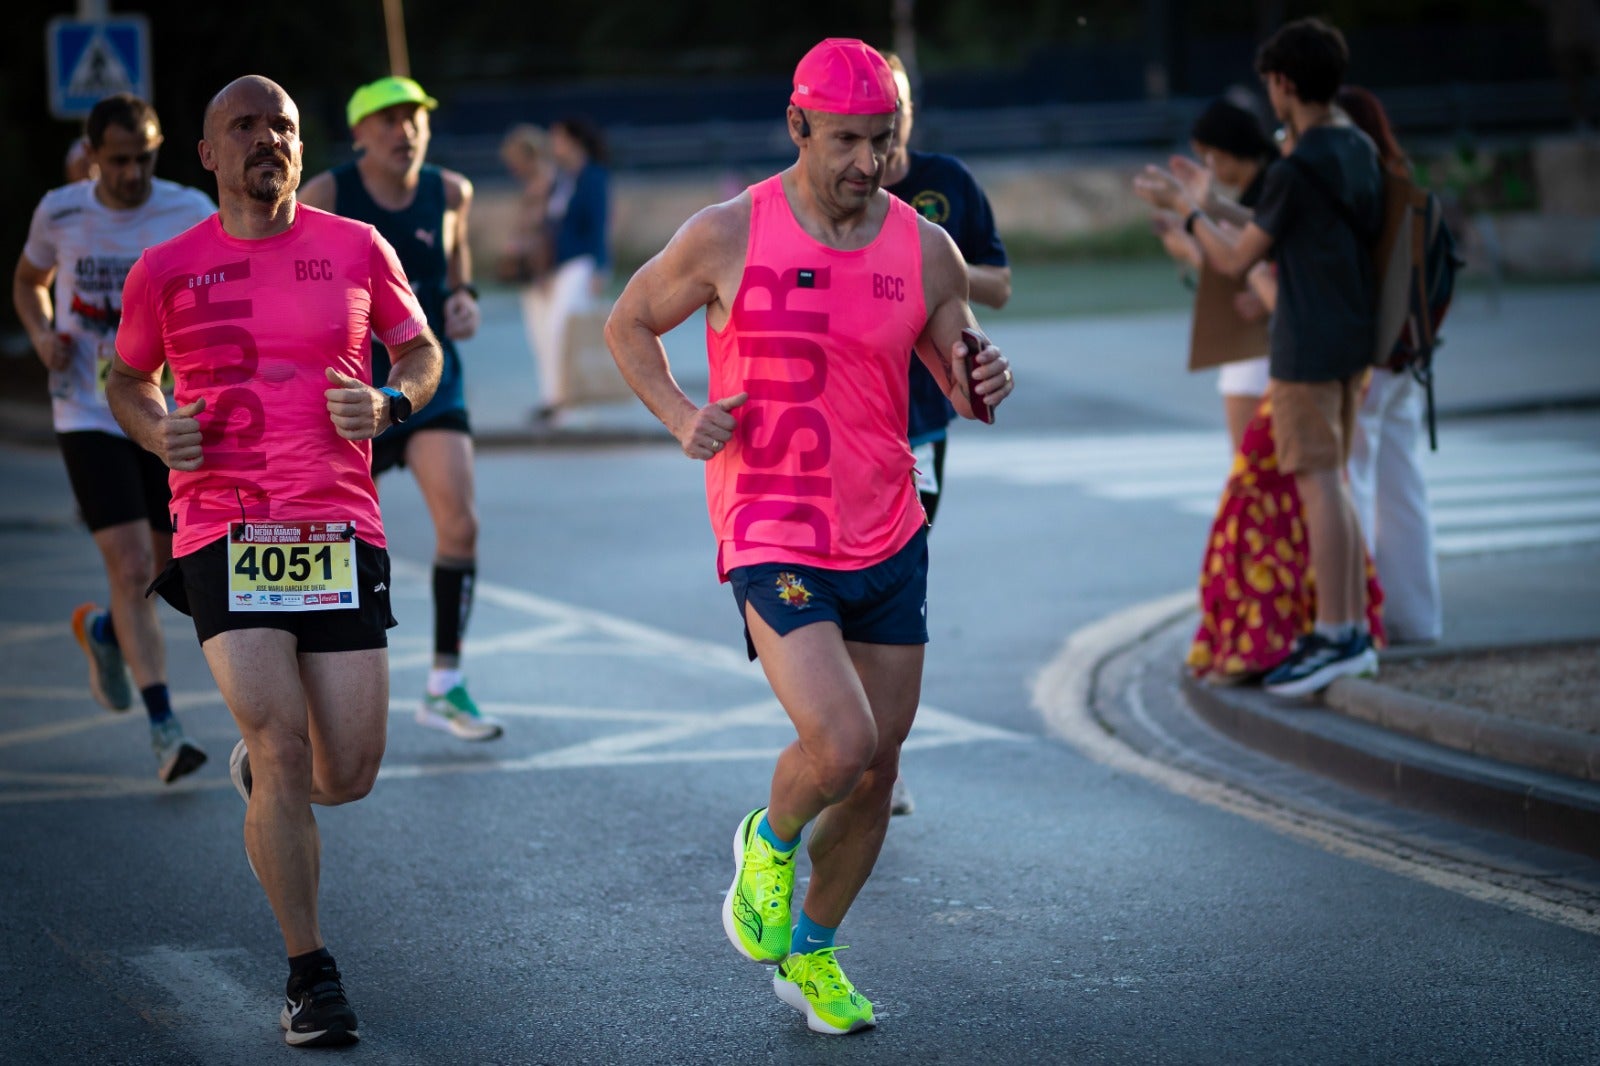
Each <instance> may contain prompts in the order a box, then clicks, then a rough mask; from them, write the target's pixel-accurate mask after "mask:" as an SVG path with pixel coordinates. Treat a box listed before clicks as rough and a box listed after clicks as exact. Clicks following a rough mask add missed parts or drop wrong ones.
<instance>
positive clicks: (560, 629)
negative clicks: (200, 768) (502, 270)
mask: <svg viewBox="0 0 1600 1066" xmlns="http://www.w3.org/2000/svg"><path fill="white" fill-rule="evenodd" d="M392 568H393V572H394V575H395V577H396V579H397V580H396V584H397V585H399V586H401V587H405V586H407V585H420V584H422V583H425V582H426V580H427V574H428V569H427V568H426V567H425V566H423V565H420V564H418V563H415V562H410V561H407V560H403V559H395V560H393V561H392ZM475 594H476V597H477V599H478V601H479V602H480V603H485V604H493V605H495V606H498V607H500V608H502V609H505V610H508V611H511V612H514V613H517V614H520V615H524V616H527V617H528V618H530V619H531V624H530V625H528V626H526V627H523V628H515V629H510V630H507V631H503V632H498V633H492V634H488V635H484V636H475V637H471V638H469V639H468V641H467V646H466V649H465V650H466V654H467V656H468V658H470V659H471V660H473V661H479V662H481V661H483V660H485V659H487V658H490V657H493V656H504V655H522V656H527V655H540V654H543V655H551V656H559V657H560V658H561V659H562V660H566V659H568V658H570V657H571V656H573V655H584V656H587V657H591V658H610V659H625V660H632V661H634V662H636V663H640V666H639V667H636V669H648V668H649V667H650V665H651V664H657V665H670V667H671V668H672V669H674V670H677V669H698V670H702V671H709V672H712V673H716V674H719V675H724V676H727V677H732V678H736V679H739V680H741V681H743V682H746V683H748V684H750V685H751V687H752V689H753V690H755V691H757V692H759V693H760V695H759V697H758V698H757V699H756V700H755V701H754V702H750V703H741V704H738V705H736V706H733V707H730V708H724V709H715V708H713V709H698V710H688V711H684V710H680V711H673V710H663V709H660V708H659V707H656V706H648V707H637V708H628V707H615V706H610V707H607V706H598V707H596V706H578V705H568V704H544V703H525V702H516V701H487V702H485V703H483V704H482V705H481V706H482V707H483V709H484V711H485V712H486V713H489V714H493V715H496V716H501V717H505V718H525V719H544V720H563V721H568V722H574V723H579V724H581V725H583V726H586V727H594V726H611V727H620V728H617V729H616V731H613V732H607V733H604V734H603V735H600V736H591V737H587V738H585V739H584V740H582V741H579V742H576V743H573V744H570V745H567V746H564V747H560V748H555V749H551V750H544V751H537V752H531V753H521V752H519V754H517V755H515V756H502V755H501V754H500V753H501V752H503V751H515V750H518V749H516V748H514V747H512V746H509V745H507V744H506V742H505V741H499V742H497V743H496V744H495V745H494V746H493V747H474V748H471V749H465V748H464V749H461V750H462V752H463V755H465V753H466V752H467V751H468V750H470V751H471V753H472V755H471V757H470V758H469V757H463V758H459V759H448V760H444V761H439V760H437V759H430V760H429V761H428V762H426V763H402V762H397V761H395V760H394V759H393V758H391V759H390V760H388V761H386V762H385V763H384V766H383V769H382V771H381V773H380V776H381V777H382V778H385V779H388V780H391V781H393V780H401V779H406V778H421V777H434V776H439V775H442V774H467V773H526V772H532V771H555V770H564V769H573V768H578V767H596V766H634V765H641V764H650V763H656V764H667V763H672V764H676V763H684V762H696V761H703V762H724V761H728V760H763V761H770V760H773V759H775V758H776V757H777V755H778V753H779V752H780V751H782V750H783V748H784V747H785V746H786V745H787V744H789V742H790V741H791V740H792V739H793V737H794V730H793V727H792V726H791V725H790V723H789V720H788V718H787V717H786V716H785V715H784V713H783V711H782V708H781V707H780V706H779V705H778V703H777V701H776V700H774V699H773V698H772V696H771V693H770V690H769V688H768V686H767V682H766V678H765V675H764V674H763V673H762V671H761V668H760V666H758V665H757V664H754V663H751V662H750V661H749V660H748V659H747V657H746V656H745V654H744V653H743V652H742V651H737V650H734V649H733V648H729V647H725V646H723V645H719V644H712V643H709V642H706V641H699V640H694V639H691V638H688V637H684V636H680V635H678V634H674V633H669V632H666V631H664V630H659V629H655V628H652V627H650V626H646V625H643V624H641V623H638V622H634V621H630V620H628V619H624V618H618V617H616V616H613V615H609V614H606V613H604V612H601V611H596V610H592V609H589V608H583V607H577V606H573V605H571V604H566V603H562V602H560V601H557V600H552V599H548V598H546V597H543V596H538V595H535V594H533V593H529V592H524V591H522V590H520V589H514V588H509V587H506V586H503V585H497V584H495V583H493V582H484V581H479V582H478V584H477V586H476V589H475ZM54 628H55V631H56V632H57V633H58V634H59V633H60V627H59V626H57V627H54ZM5 632H6V629H5V627H0V636H3V634H4V633H5ZM395 644H396V647H395V648H393V649H391V654H390V659H389V663H390V669H391V670H396V669H416V668H421V667H425V666H427V665H428V663H429V662H430V661H431V660H432V648H431V642H429V641H426V640H420V639H419V640H410V641H407V640H400V641H396V642H395ZM641 661H642V662H641ZM585 669H588V667H585ZM7 694H11V695H13V696H15V697H17V698H27V699H31V700H35V701H44V702H51V703H56V702H60V703H76V704H80V705H85V706H92V704H90V702H89V700H88V696H87V694H86V693H85V692H84V691H83V690H82V689H79V688H62V687H46V686H14V687H12V688H9V689H7V688H0V698H3V697H4V696H5V695H7ZM173 703H174V705H175V706H177V707H179V708H180V709H183V708H185V707H188V708H193V707H198V706H205V705H211V706H216V707H221V706H222V697H221V695H220V694H219V693H217V692H216V690H215V689H209V690H205V691H200V692H184V693H181V694H175V695H174V698H173ZM415 708H416V703H415V702H414V701H413V700H407V699H393V700H391V702H390V708H389V710H390V714H391V715H404V716H407V717H409V716H410V715H412V714H413V713H414V712H415ZM143 721H144V716H143V715H142V714H137V713H129V714H120V715H113V714H109V713H106V712H103V711H99V710H94V711H92V712H91V713H88V714H85V715H82V716H79V717H73V718H67V719H63V720H59V721H54V722H50V723H46V724H43V725H34V726H28V727H23V728H20V729H15V730H11V731H9V732H0V750H4V749H6V748H16V747H20V746H23V745H27V744H32V743H43V742H46V741H50V740H55V739H59V738H61V737H67V736H71V735H72V734H74V733H80V732H84V731H87V730H91V729H98V728H104V727H106V726H108V725H114V724H127V723H130V722H138V723H140V724H142V723H143ZM732 730H740V731H746V732H747V731H750V730H756V731H757V732H756V734H755V735H754V736H751V737H743V736H741V737H740V739H739V742H738V743H737V746H734V745H730V744H727V743H719V742H718V738H719V736H723V735H725V734H728V733H729V732H730V731H732ZM724 739H726V738H724ZM1025 739H1027V738H1026V737H1024V736H1023V735H1022V734H1018V733H1013V732H1010V731H1008V730H1004V729H998V728H994V727H991V726H986V725H983V724H981V723H978V722H972V721H969V720H967V719H964V718H961V717H960V716H958V715H954V714H950V713H949V712H946V711H942V710H940V709H939V708H937V707H931V706H928V705H926V704H925V705H923V706H922V708H921V709H920V710H919V712H918V717H917V725H916V728H915V729H914V730H913V732H912V735H911V740H910V742H909V743H908V744H907V745H906V746H907V748H908V749H911V750H915V749H922V748H933V747H941V746H945V745H950V744H970V743H977V742H983V741H1016V740H1025ZM686 745H687V746H686ZM435 754H436V753H435ZM230 787H231V784H230V782H229V780H228V779H227V778H226V777H225V776H222V777H217V776H211V775H198V774H197V775H194V776H192V777H187V778H184V779H183V780H181V781H179V782H177V783H176V784H174V785H171V786H168V785H163V784H161V783H160V782H159V781H157V780H156V779H155V775H154V774H153V773H152V774H150V775H149V776H148V777H146V776H143V775H141V776H138V777H132V776H128V775H117V774H80V773H41V772H35V771H32V770H21V769H15V770H7V769H4V768H0V806H4V805H11V804H22V803H34V802H45V801H52V800H55V801H59V800H79V799H113V798H119V797H124V796H149V795H155V794H157V793H164V792H170V791H175V790H205V789H213V788H218V789H220V788H230Z"/></svg>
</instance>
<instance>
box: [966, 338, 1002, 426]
mask: <svg viewBox="0 0 1600 1066" xmlns="http://www.w3.org/2000/svg"><path fill="white" fill-rule="evenodd" d="M961 343H962V344H965V345H966V346H967V399H968V400H969V401H970V402H971V404H972V413H973V414H975V415H977V416H978V421H979V422H982V423H984V424H985V425H993V424H994V408H993V407H990V406H989V405H988V404H987V403H985V402H984V400H983V397H982V396H979V395H978V379H977V378H975V377H973V372H974V371H976V370H977V369H978V359H977V356H978V353H979V352H980V351H982V350H983V348H984V346H985V345H987V344H988V343H989V342H988V341H987V340H985V339H984V338H983V335H982V334H980V333H979V332H978V331H977V330H975V329H973V328H972V327H971V326H968V327H966V328H964V329H962V331H961Z"/></svg>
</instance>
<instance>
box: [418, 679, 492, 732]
mask: <svg viewBox="0 0 1600 1066" xmlns="http://www.w3.org/2000/svg"><path fill="white" fill-rule="evenodd" d="M417 724H418V725H425V726H427V727H428V728H429V729H437V730H439V731H440V732H443V733H449V734H450V735H451V736H453V737H458V738H460V739H461V740H496V739H498V738H499V737H500V735H501V734H503V733H504V732H505V731H506V730H505V726H503V725H501V724H500V722H499V721H498V720H497V719H494V718H490V717H489V716H488V715H486V714H484V713H483V712H482V711H480V710H478V705H477V704H476V703H473V702H472V697H471V696H469V695H467V686H465V685H457V686H456V687H455V688H453V689H451V690H450V691H449V692H446V693H445V694H444V695H443V696H435V695H432V694H431V693H430V694H428V695H426V696H424V697H423V698H422V706H421V707H418V708H417Z"/></svg>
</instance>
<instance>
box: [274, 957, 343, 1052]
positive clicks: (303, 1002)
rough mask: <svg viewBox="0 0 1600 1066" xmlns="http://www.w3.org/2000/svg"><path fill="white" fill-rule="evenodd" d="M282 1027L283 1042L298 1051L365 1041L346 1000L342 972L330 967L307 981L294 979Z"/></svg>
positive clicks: (286, 998) (280, 1018)
mask: <svg viewBox="0 0 1600 1066" xmlns="http://www.w3.org/2000/svg"><path fill="white" fill-rule="evenodd" d="M283 999H284V1003H283V1011H282V1013H280V1014H279V1015H278V1024H279V1025H280V1026H282V1027H283V1039H284V1040H285V1041H286V1042H287V1043H289V1044H292V1045H294V1046H295V1047H338V1046H339V1045H341V1044H354V1043H355V1042H356V1041H357V1040H359V1039H361V1034H360V1033H359V1032H358V1031H357V1030H356V1012H355V1011H353V1010H351V1009H350V1001H349V1000H347V999H345V998H344V985H342V984H340V983H339V969H338V967H336V966H333V965H329V966H326V967H323V968H322V969H320V970H313V971H312V972H311V973H309V974H306V975H305V976H304V977H299V978H297V977H292V976H291V977H290V978H289V984H288V985H287V986H286V987H285V988H284V991H283Z"/></svg>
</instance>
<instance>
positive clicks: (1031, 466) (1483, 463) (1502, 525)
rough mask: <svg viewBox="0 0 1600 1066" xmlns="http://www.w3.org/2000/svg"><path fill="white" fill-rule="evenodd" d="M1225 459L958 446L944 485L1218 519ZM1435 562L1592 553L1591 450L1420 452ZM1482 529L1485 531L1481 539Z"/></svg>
mask: <svg viewBox="0 0 1600 1066" xmlns="http://www.w3.org/2000/svg"><path fill="white" fill-rule="evenodd" d="M1230 462H1231V458H1230V457H1229V456H1228V455H1227V454H1226V445H1225V443H1224V442H1223V438H1222V437H1221V436H1220V434H1212V433H1148V434H1141V435H1138V436H1128V437H1116V436H1098V437H1032V438H1029V437H1022V438H1016V437H1014V438H1010V439H1005V440H984V439H980V438H977V437H974V438H972V439H963V440H962V441H961V443H960V446H959V447H957V448H952V449H951V451H950V460H949V466H948V468H947V470H946V472H945V473H946V476H947V477H948V478H950V479H953V480H958V481H959V480H961V479H965V478H976V477H982V478H985V479H989V480H1000V481H1005V482H1009V483H1011V484H1014V485H1024V486H1029V487H1035V488H1040V487H1046V486H1057V485H1067V486H1072V487H1075V488H1077V489H1079V490H1081V491H1083V492H1085V493H1087V494H1088V495H1090V496H1095V497H1098V498H1100V499H1106V500H1115V501H1131V502H1143V503H1165V504H1167V505H1168V506H1170V507H1172V508H1174V509H1175V510H1177V511H1179V512H1180V513H1182V514H1186V515H1192V516H1194V517H1196V518H1210V517H1212V516H1213V515H1215V514H1216V512H1217V504H1218V501H1219V499H1220V497H1221V494H1222V487H1223V485H1224V483H1225V482H1226V480H1227V476H1228V471H1229V468H1230ZM1423 472H1424V475H1425V477H1426V479H1427V482H1428V487H1429V493H1430V498H1431V500H1432V506H1433V517H1434V523H1435V527H1436V529H1437V533H1438V538H1437V542H1436V545H1435V548H1436V550H1437V552H1438V554H1440V555H1445V556H1449V555H1469V554H1478V553H1482V552H1491V551H1512V550H1517V549H1528V548H1543V547H1551V546H1556V545H1562V544H1591V543H1596V542H1600V524H1597V523H1596V522H1594V521H1592V520H1593V519H1595V518H1597V517H1600V448H1596V447H1594V446H1593V445H1590V444H1589V443H1587V442H1579V441H1567V440H1543V439H1536V440H1516V441H1507V440H1504V439H1502V438H1501V437H1499V436H1498V435H1497V434H1495V433H1494V432H1493V431H1491V430H1485V429H1481V428H1463V429H1452V430H1450V432H1449V433H1448V434H1447V435H1446V437H1445V440H1444V442H1443V444H1441V447H1440V450H1439V451H1438V452H1429V453H1425V454H1424V457H1423ZM1488 527H1493V528H1492V529H1491V528H1488Z"/></svg>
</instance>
